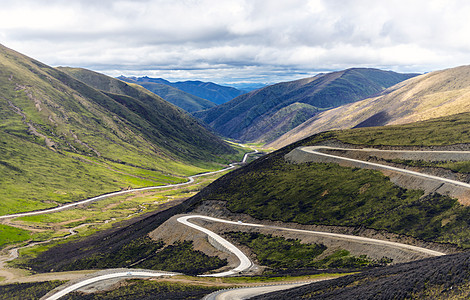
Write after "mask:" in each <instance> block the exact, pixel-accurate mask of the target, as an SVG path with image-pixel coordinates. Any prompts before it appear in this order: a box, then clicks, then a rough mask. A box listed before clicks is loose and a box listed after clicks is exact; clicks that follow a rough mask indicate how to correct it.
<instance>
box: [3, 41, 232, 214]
mask: <svg viewBox="0 0 470 300" xmlns="http://www.w3.org/2000/svg"><path fill="white" fill-rule="evenodd" d="M0 145H1V146H0V187H1V188H0V198H1V199H2V202H1V203H0V213H2V214H4V213H11V212H17V211H19V210H28V209H29V210H30V209H40V208H46V207H51V206H55V205H57V204H58V203H63V202H67V201H73V200H78V199H83V198H86V197H87V196H91V195H97V194H102V193H106V192H109V191H115V190H120V189H122V188H127V187H128V186H132V187H136V186H146V185H158V184H162V183H166V182H180V181H184V179H182V178H180V177H181V176H184V175H186V174H191V173H192V174H194V173H197V172H201V171H203V170H207V169H208V168H209V169H210V168H214V167H217V166H218V165H219V163H223V162H224V161H225V162H226V160H225V159H224V158H223V157H224V155H228V154H233V153H235V150H233V148H232V147H231V146H229V145H228V144H227V143H225V142H223V141H222V140H220V139H219V138H218V137H216V136H215V135H214V134H212V133H211V132H209V131H208V130H206V129H205V128H204V127H203V126H201V125H200V123H199V122H198V121H197V120H195V119H194V118H193V117H191V116H190V115H188V114H187V113H185V112H183V111H182V110H181V109H179V108H177V107H176V106H173V105H171V104H169V103H168V102H166V101H164V100H163V99H161V98H160V97H158V96H157V95H155V94H153V93H151V92H149V91H147V90H146V89H144V88H142V87H139V86H135V85H134V86H132V85H129V84H127V83H124V82H122V81H120V80H117V79H114V78H111V77H108V76H105V75H102V74H99V73H95V72H92V71H89V70H84V69H70V68H61V69H56V68H52V67H49V66H47V65H45V64H43V63H41V62H38V61H36V60H34V59H31V58H29V57H26V56H24V55H22V54H20V53H18V52H15V51H13V50H11V49H8V48H6V47H4V46H2V45H0ZM132 172H136V173H139V174H140V175H139V176H134V175H132V174H131V173H132Z"/></svg>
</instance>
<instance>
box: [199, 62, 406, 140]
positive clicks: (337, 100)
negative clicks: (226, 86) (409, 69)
mask: <svg viewBox="0 0 470 300" xmlns="http://www.w3.org/2000/svg"><path fill="white" fill-rule="evenodd" d="M413 76H415V74H399V73H395V72H390V71H382V70H377V69H363V68H357V69H348V70H343V71H339V72H332V73H327V74H319V75H317V76H315V77H311V78H304V79H300V80H295V81H290V82H283V83H278V84H275V85H271V86H267V87H265V88H262V89H259V90H256V91H252V92H250V93H247V94H244V95H241V96H239V97H237V98H235V99H233V100H231V101H229V102H227V103H224V104H222V105H219V106H216V107H214V108H211V109H209V110H206V111H202V112H197V113H195V114H194V115H195V116H196V117H198V118H200V119H201V120H203V121H204V122H206V123H207V124H209V125H210V126H211V127H212V128H213V129H214V130H215V131H217V132H218V133H220V134H221V135H223V136H226V137H230V138H234V139H239V140H242V141H263V142H268V141H272V140H273V139H276V138H277V137H279V136H280V135H282V134H283V133H285V132H286V131H288V130H290V128H293V127H295V126H297V125H300V124H301V123H302V122H303V120H306V119H308V118H310V117H312V116H314V115H316V114H317V113H318V112H319V111H321V110H325V109H330V108H333V107H338V106H340V105H343V104H346V103H351V102H355V101H358V100H361V99H364V98H366V97H370V96H371V95H374V94H377V93H379V92H381V91H383V90H384V89H385V88H387V87H390V86H392V85H394V84H396V83H398V82H400V81H402V80H405V79H408V78H410V77H413ZM294 103H302V104H306V105H309V106H311V107H313V108H314V109H313V110H312V109H310V110H309V112H308V114H306V111H305V107H302V106H296V107H295V108H296V109H297V110H299V111H300V115H302V117H301V118H298V117H297V118H288V123H289V124H290V125H289V126H285V127H283V128H282V130H280V129H281V128H279V127H278V126H271V127H270V126H269V124H271V123H272V124H278V123H281V122H283V121H284V118H285V117H286V115H285V114H283V113H279V111H280V110H282V109H283V108H285V107H288V106H290V105H292V104H294ZM293 108H294V107H290V110H291V111H292V109H293ZM290 115H291V116H292V114H290Z"/></svg>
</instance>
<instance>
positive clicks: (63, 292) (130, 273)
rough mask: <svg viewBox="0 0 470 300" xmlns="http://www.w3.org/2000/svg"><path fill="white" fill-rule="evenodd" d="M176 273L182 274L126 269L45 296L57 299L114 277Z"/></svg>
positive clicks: (172, 274)
mask: <svg viewBox="0 0 470 300" xmlns="http://www.w3.org/2000/svg"><path fill="white" fill-rule="evenodd" d="M174 275H180V274H179V273H173V272H150V271H138V270H136V271H134V270H132V271H126V272H117V273H110V274H106V275H101V276H96V277H93V278H89V279H86V280H83V281H80V282H77V283H75V284H72V285H70V286H68V287H65V288H64V289H62V290H60V291H58V292H57V293H55V294H53V295H51V296H49V297H47V298H45V299H44V300H57V299H59V298H61V297H63V296H65V295H67V294H68V293H71V292H73V291H76V290H78V289H80V288H82V287H84V286H87V285H89V284H92V283H96V282H98V281H103V280H108V279H113V278H121V277H127V278H146V277H161V276H174Z"/></svg>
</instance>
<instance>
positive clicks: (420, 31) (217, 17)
mask: <svg viewBox="0 0 470 300" xmlns="http://www.w3.org/2000/svg"><path fill="white" fill-rule="evenodd" d="M469 19H470V1H468V0H437V1H433V0H311V1H310V0H245V1H243V0H231V1H230V0H132V1H131V0H127V1H118V0H116V1H111V0H55V1H54V0H11V1H10V0H0V43H2V44H3V45H5V46H7V47H10V48H13V49H14V50H17V51H19V52H21V53H23V54H26V55H28V56H31V57H33V58H36V59H38V60H40V61H42V62H44V63H47V64H49V65H52V66H74V67H84V68H89V69H92V70H95V71H99V72H102V73H105V74H108V75H112V76H119V75H121V74H123V75H126V76H143V75H147V76H151V77H163V78H165V79H169V80H171V81H176V80H187V79H199V80H204V81H214V82H217V83H230V82H240V81H253V82H265V83H272V82H278V81H286V80H292V79H296V78H303V77H308V76H310V75H314V74H316V73H318V72H325V71H331V70H340V69H345V68H350V67H375V68H381V69H387V70H393V71H398V72H427V71H433V70H438V69H444V68H449V67H454V66H458V65H465V64H470V21H469Z"/></svg>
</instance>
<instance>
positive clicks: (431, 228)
mask: <svg viewBox="0 0 470 300" xmlns="http://www.w3.org/2000/svg"><path fill="white" fill-rule="evenodd" d="M469 121H470V114H460V115H454V116H451V117H446V118H442V119H435V120H430V121H426V122H420V123H414V124H409V125H401V126H388V127H376V128H360V129H352V130H344V131H332V132H326V133H321V134H317V135H314V136H311V137H309V138H307V139H304V140H302V141H299V142H297V143H295V144H292V145H290V146H287V147H285V148H283V149H280V150H278V151H276V152H274V153H272V154H270V155H267V156H265V157H263V158H261V159H258V160H256V161H255V162H253V163H251V164H249V165H248V166H246V167H244V168H242V169H239V170H237V171H235V172H233V173H230V174H227V175H226V176H224V177H222V178H220V179H219V180H217V181H215V182H214V183H213V184H212V185H210V186H208V187H207V188H206V189H204V190H203V191H201V192H200V193H199V194H198V195H196V196H195V197H194V198H193V199H192V201H195V202H196V203H200V202H201V201H205V200H220V201H225V202H226V207H227V208H228V209H229V210H230V211H232V212H235V213H245V214H248V215H250V216H252V217H255V218H257V219H267V220H278V221H283V222H295V223H300V224H320V225H340V226H352V227H365V228H372V229H376V230H386V231H389V232H393V233H398V234H403V235H410V236H414V237H416V238H418V239H422V240H427V241H437V242H442V243H451V244H455V245H458V246H461V247H465V248H467V247H470V242H469V241H470V231H469V230H468V222H469V218H468V216H469V214H470V207H467V206H463V205H461V204H460V203H459V202H458V201H457V199H452V198H449V197H448V196H443V195H439V194H429V195H426V196H423V195H424V192H423V191H420V190H410V189H404V188H401V187H398V186H396V185H395V184H393V183H392V182H391V181H390V179H389V178H388V177H386V176H384V175H383V174H382V173H381V172H379V171H375V170H367V169H359V168H347V167H341V166H339V165H337V164H332V163H329V164H324V163H302V164H292V163H288V162H287V161H286V160H285V159H284V156H285V154H287V153H289V152H290V151H291V150H292V149H294V148H295V147H298V146H307V145H314V144H316V143H318V142H322V141H326V140H332V139H333V140H339V141H342V142H347V143H352V144H358V145H366V146H371V145H374V146H377V145H393V146H404V145H414V146H418V145H420V146H431V145H452V144H456V143H470V133H469V132H468V129H467V128H468V124H469ZM467 166H468V164H467ZM467 169H468V168H467ZM463 175H468V174H463Z"/></svg>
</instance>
